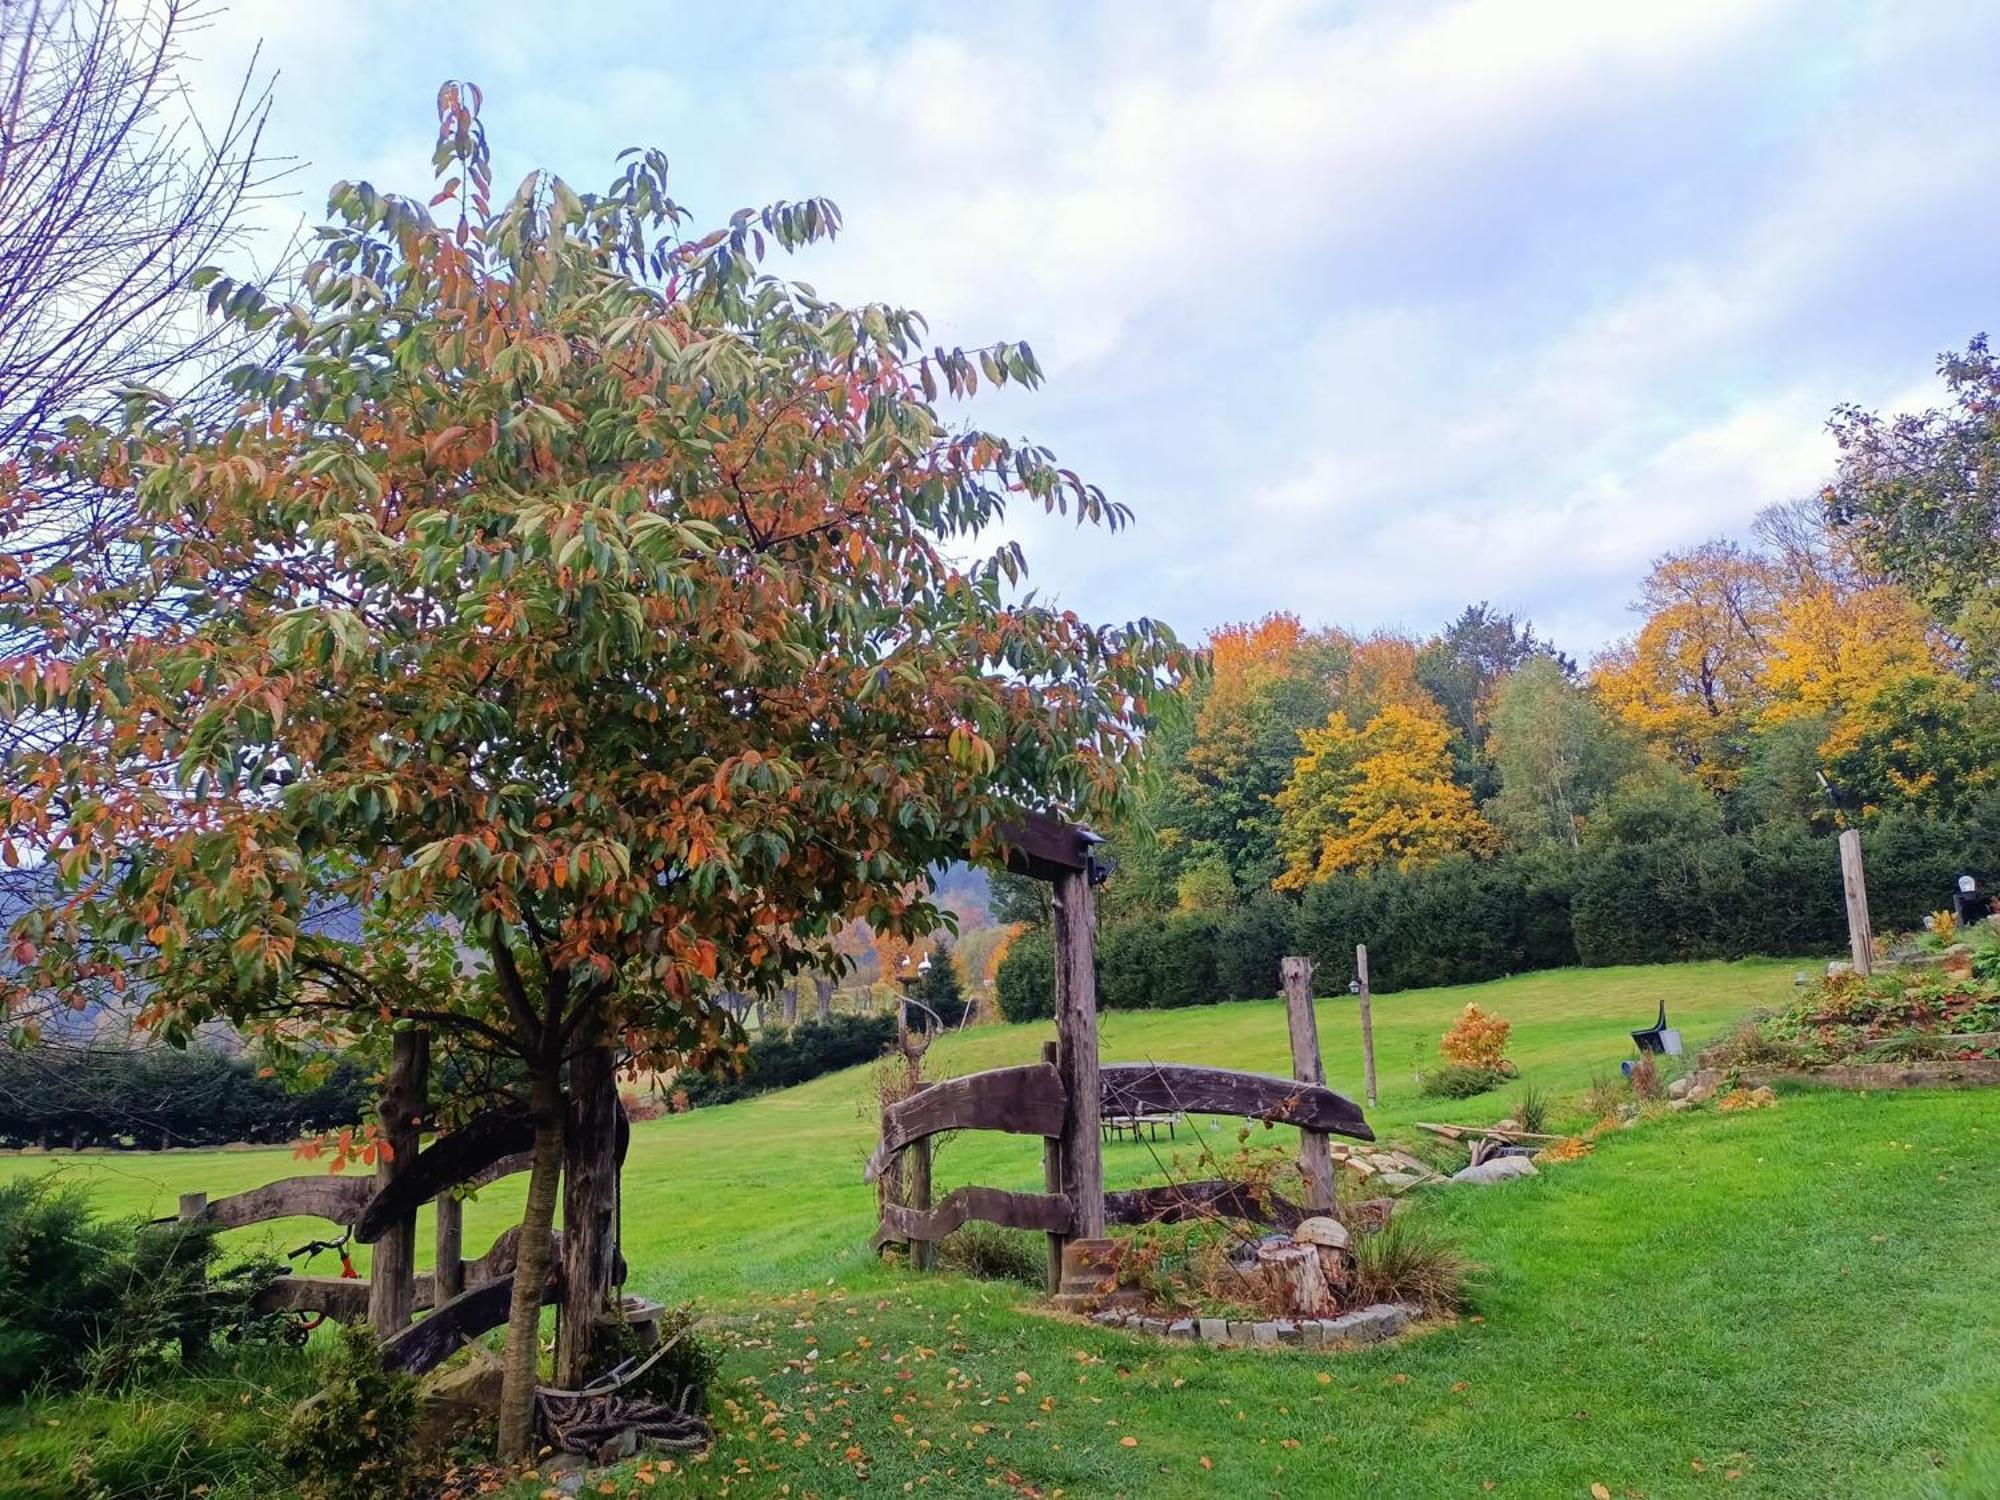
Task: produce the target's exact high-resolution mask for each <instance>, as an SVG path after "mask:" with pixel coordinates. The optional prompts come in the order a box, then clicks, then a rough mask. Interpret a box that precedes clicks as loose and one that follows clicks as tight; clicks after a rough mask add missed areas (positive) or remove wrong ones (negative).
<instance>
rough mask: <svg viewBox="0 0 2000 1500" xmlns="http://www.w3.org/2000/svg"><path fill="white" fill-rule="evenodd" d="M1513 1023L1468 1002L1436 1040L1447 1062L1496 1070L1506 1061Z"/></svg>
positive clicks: (1466, 1066)
mask: <svg viewBox="0 0 2000 1500" xmlns="http://www.w3.org/2000/svg"><path fill="white" fill-rule="evenodd" d="M1513 1029H1514V1027H1513V1023H1511V1022H1509V1021H1507V1020H1505V1019H1504V1018H1502V1017H1500V1016H1496V1015H1490V1014H1488V1013H1487V1012H1486V1011H1483V1010H1481V1009H1480V1008H1479V1007H1478V1006H1477V1005H1468V1006H1466V1007H1465V1010H1464V1012H1463V1013H1462V1014H1461V1015H1460V1016H1459V1018H1458V1020H1457V1021H1455V1022H1454V1023H1453V1024H1452V1028H1451V1030H1449V1031H1447V1032H1446V1033H1445V1034H1444V1036H1443V1037H1442V1038H1440V1039H1439V1041H1438V1050H1439V1051H1440V1052H1442V1053H1443V1054H1444V1056H1445V1060H1446V1061H1447V1062H1453V1063H1457V1064H1458V1065H1459V1066H1460V1067H1465V1068H1483V1069H1487V1070H1498V1069H1500V1068H1501V1067H1502V1066H1503V1065H1504V1064H1505V1063H1506V1061H1507V1037H1508V1035H1509V1034H1510V1033H1511V1032H1512V1031H1513Z"/></svg>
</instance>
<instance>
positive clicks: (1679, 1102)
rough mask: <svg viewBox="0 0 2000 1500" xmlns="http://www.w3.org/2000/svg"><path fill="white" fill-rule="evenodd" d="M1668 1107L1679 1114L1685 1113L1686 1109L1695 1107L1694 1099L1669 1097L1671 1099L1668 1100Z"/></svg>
mask: <svg viewBox="0 0 2000 1500" xmlns="http://www.w3.org/2000/svg"><path fill="white" fill-rule="evenodd" d="M1667 1108H1668V1109H1670V1110H1672V1111H1673V1112H1674V1113H1675V1114H1677V1115H1678V1114H1683V1113H1685V1112H1686V1111H1688V1110H1691V1109H1693V1108H1694V1100H1692V1099H1669V1100H1668V1101H1667Z"/></svg>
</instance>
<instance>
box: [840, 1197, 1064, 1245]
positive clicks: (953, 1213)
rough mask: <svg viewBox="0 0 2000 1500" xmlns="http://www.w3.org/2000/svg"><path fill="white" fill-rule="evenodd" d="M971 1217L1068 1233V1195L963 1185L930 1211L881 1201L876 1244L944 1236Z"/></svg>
mask: <svg viewBox="0 0 2000 1500" xmlns="http://www.w3.org/2000/svg"><path fill="white" fill-rule="evenodd" d="M971 1219H984V1220H985V1221H986V1222H987V1223H989V1224H1004V1225H1005V1226H1006V1227H1007V1228H1009V1229H1039V1230H1041V1231H1043V1232H1044V1233H1047V1234H1067V1233H1068V1232H1069V1225H1070V1206H1069V1199H1067V1198H1065V1197H1063V1195H1062V1194H1060V1193H1008V1192H1003V1191H1001V1190H1000V1189H999V1188H990V1187H962V1188H956V1189H954V1190H953V1191H952V1192H950V1193H949V1194H947V1195H946V1196H945V1200H944V1202H942V1203H940V1204H939V1205H938V1206H937V1207H936V1208H933V1209H931V1210H929V1211H928V1212H926V1211H924V1210H922V1209H916V1208H905V1207H903V1205H901V1204H900V1203H885V1204H883V1205H882V1229H881V1232H880V1233H879V1234H878V1235H877V1236H876V1237H875V1241H876V1245H877V1248H879V1247H880V1246H882V1245H884V1244H886V1243H888V1242H889V1241H891V1240H926V1241H928V1240H941V1239H943V1238H944V1237H945V1236H946V1235H948V1234H950V1233H951V1232H952V1231H953V1230H956V1229H961V1228H963V1227H964V1226H965V1224H966V1222H967V1221H968V1220H971Z"/></svg>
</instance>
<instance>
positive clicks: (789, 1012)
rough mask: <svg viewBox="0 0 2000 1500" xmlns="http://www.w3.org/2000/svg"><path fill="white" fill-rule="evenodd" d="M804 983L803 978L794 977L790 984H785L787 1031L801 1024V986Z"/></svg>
mask: <svg viewBox="0 0 2000 1500" xmlns="http://www.w3.org/2000/svg"><path fill="white" fill-rule="evenodd" d="M804 983H805V981H804V980H803V979H794V980H793V981H792V982H791V983H790V984H788V985H786V986H785V1029H786V1030H787V1031H789V1030H791V1029H792V1027H794V1026H796V1025H798V1024H799V986H800V985H802V984H804Z"/></svg>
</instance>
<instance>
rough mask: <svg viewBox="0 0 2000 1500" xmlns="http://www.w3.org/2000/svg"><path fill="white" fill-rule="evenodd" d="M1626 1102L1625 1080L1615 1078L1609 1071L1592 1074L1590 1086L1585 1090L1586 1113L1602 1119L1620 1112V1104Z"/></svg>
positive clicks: (1594, 1118) (1592, 1117) (1596, 1118)
mask: <svg viewBox="0 0 2000 1500" xmlns="http://www.w3.org/2000/svg"><path fill="white" fill-rule="evenodd" d="M1624 1102H1625V1080H1624V1079H1622V1078H1614V1077H1612V1076H1611V1075H1610V1074H1608V1073H1593V1074H1591V1075H1590V1087H1589V1088H1588V1089H1586V1090H1585V1091H1584V1095H1583V1109H1584V1113H1585V1114H1587V1115H1589V1116H1590V1117H1591V1119H1593V1120H1602V1119H1604V1118H1605V1117H1606V1116H1608V1115H1615V1114H1617V1113H1618V1106H1619V1105H1621V1104H1623V1103H1624Z"/></svg>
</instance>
